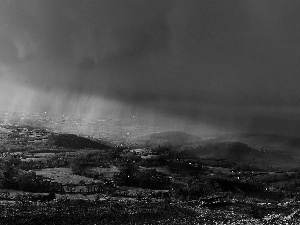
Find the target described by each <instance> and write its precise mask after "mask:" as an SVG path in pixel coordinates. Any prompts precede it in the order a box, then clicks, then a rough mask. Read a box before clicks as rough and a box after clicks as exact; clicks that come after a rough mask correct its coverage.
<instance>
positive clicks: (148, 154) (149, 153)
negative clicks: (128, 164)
mask: <svg viewBox="0 0 300 225" xmlns="http://www.w3.org/2000/svg"><path fill="white" fill-rule="evenodd" d="M129 152H131V153H134V154H135V155H139V156H141V158H142V159H157V158H159V155H156V154H154V153H153V150H152V149H148V148H136V149H130V150H129Z"/></svg>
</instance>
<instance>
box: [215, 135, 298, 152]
mask: <svg viewBox="0 0 300 225" xmlns="http://www.w3.org/2000/svg"><path fill="white" fill-rule="evenodd" d="M213 141H214V142H242V143H245V144H247V145H249V146H250V147H252V148H257V149H261V148H263V149H265V150H276V151H278V150H279V151H285V152H294V153H295V154H297V153H300V138H299V137H289V136H284V135H278V134H231V135H223V136H220V137H218V138H216V139H214V140H213ZM299 156H300V154H299Z"/></svg>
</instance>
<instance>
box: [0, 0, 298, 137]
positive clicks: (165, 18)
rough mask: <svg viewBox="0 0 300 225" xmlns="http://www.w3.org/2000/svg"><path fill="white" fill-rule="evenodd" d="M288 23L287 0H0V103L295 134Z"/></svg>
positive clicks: (292, 4) (294, 19)
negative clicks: (135, 115)
mask: <svg viewBox="0 0 300 225" xmlns="http://www.w3.org/2000/svg"><path fill="white" fill-rule="evenodd" d="M299 28H300V1H298V0H294V1H293V0H289V1H284V0H281V1H279V0H251V1H250V0H249V1H241V0H237V1H234V0H230V1H226V0H222V1H220V0H216V1H215V0H205V1H201V0H172V1H168V0H161V1H159V0H148V1H147V0H80V1H79V0H59V1H52V0H0V94H1V95H0V104H1V106H0V108H2V109H10V110H33V111H34V110H37V111H39V110H47V111H54V112H66V111H76V112H79V113H82V114H88V115H93V116H94V115H97V114H101V113H102V114H105V113H112V112H113V111H114V113H116V114H120V111H121V112H122V113H121V114H124V115H126V116H127V115H128V116H130V115H134V114H139V116H140V117H141V118H142V117H143V115H147V116H145V117H147V118H148V119H149V118H150V117H151V118H158V117H161V118H173V119H174V121H181V123H180V124H185V123H192V124H194V125H197V126H198V125H199V126H200V127H201V124H202V125H203V127H211V128H212V129H220V130H221V129H223V130H224V129H225V130H226V129H228V130H231V129H233V130H234V129H237V130H240V131H255V132H256V131H259V132H286V133H293V134H296V133H297V132H298V131H299V132H300V128H299V130H298V128H297V127H298V125H299V124H300V122H299V121H300V87H299V86H300V63H299V59H300V29H299ZM149 115H151V116H149ZM175 119H176V120H175ZM189 121H192V122H189ZM297 123H298V125H297ZM187 126H188V125H187ZM295 126H297V127H295ZM299 127H300V126H299ZM199 129H200V130H201V128H199ZM205 129H206V128H205ZM205 129H204V130H203V129H202V130H201V132H202V131H205ZM291 130H293V131H292V132H291Z"/></svg>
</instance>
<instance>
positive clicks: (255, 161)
mask: <svg viewBox="0 0 300 225" xmlns="http://www.w3.org/2000/svg"><path fill="white" fill-rule="evenodd" d="M177 153H178V155H180V156H181V157H184V158H202V159H207V158H211V159H224V160H228V161H231V162H234V163H238V164H240V163H243V164H249V165H255V166H258V167H260V168H267V167H269V166H274V167H290V166H296V165H297V161H296V160H295V158H294V157H293V156H292V155H291V154H289V153H286V152H283V151H266V150H261V149H255V148H252V147H250V146H248V145H247V144H245V143H241V142H219V143H212V142H210V143H208V142H207V143H203V145H202V146H197V147H196V146H194V147H189V146H186V147H182V148H181V149H180V150H179V151H178V152H177Z"/></svg>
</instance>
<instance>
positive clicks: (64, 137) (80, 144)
mask: <svg viewBox="0 0 300 225" xmlns="http://www.w3.org/2000/svg"><path fill="white" fill-rule="evenodd" d="M52 140H53V142H54V144H55V145H57V146H58V147H65V148H74V149H84V148H91V149H108V148H110V146H108V145H105V144H103V143H101V142H96V141H92V140H90V139H87V138H84V137H79V136H77V135H74V134H59V135H54V136H52Z"/></svg>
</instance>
